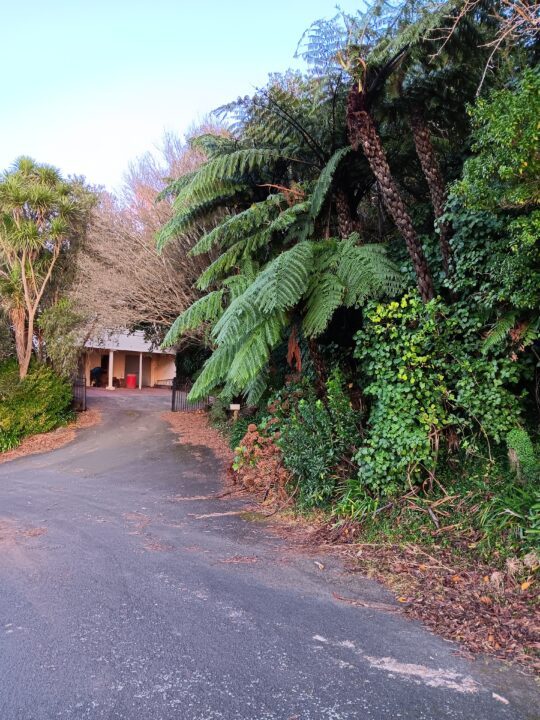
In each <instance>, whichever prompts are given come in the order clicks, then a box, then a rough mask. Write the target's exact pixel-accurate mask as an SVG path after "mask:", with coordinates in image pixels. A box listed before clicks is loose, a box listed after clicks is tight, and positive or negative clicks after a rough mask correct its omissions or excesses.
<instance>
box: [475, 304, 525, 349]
mask: <svg viewBox="0 0 540 720" xmlns="http://www.w3.org/2000/svg"><path fill="white" fill-rule="evenodd" d="M516 319H517V311H512V312H509V313H507V314H506V315H503V316H502V317H500V318H499V319H498V320H497V322H496V323H495V325H494V326H493V327H492V328H491V330H490V332H489V333H488V336H487V337H486V339H485V340H484V342H483V345H482V352H483V353H487V352H488V351H489V350H491V348H493V347H494V346H495V345H500V344H501V343H502V342H504V341H505V340H507V338H508V333H509V332H510V330H511V329H512V328H513V327H514V325H515V324H516Z"/></svg>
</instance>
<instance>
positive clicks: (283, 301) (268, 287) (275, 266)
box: [246, 242, 313, 313]
mask: <svg viewBox="0 0 540 720" xmlns="http://www.w3.org/2000/svg"><path fill="white" fill-rule="evenodd" d="M312 265H313V246H312V243H310V242H301V243H298V244H297V245H295V246H294V247H292V248H291V249H290V250H284V251H283V252H282V253H280V254H279V255H278V256H277V257H276V258H275V259H274V260H272V262H270V263H269V264H268V265H267V266H266V267H265V268H264V269H263V270H262V272H260V273H259V275H258V276H257V279H256V280H255V282H254V283H253V285H252V286H251V287H250V288H249V289H248V291H247V293H246V294H247V295H249V299H250V300H251V301H252V302H254V303H256V304H257V306H258V307H259V308H260V309H261V311H262V312H265V313H271V312H273V311H274V310H286V309H288V308H291V307H293V306H294V305H296V303H297V302H298V301H299V300H300V298H301V297H302V295H303V293H304V292H305V290H306V287H307V284H308V279H309V273H310V271H311V268H312Z"/></svg>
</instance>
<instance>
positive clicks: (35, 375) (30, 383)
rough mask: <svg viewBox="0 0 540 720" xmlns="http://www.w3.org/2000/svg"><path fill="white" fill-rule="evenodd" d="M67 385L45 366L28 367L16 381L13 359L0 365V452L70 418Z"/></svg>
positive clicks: (68, 389) (15, 368) (70, 397)
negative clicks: (27, 371)
mask: <svg viewBox="0 0 540 720" xmlns="http://www.w3.org/2000/svg"><path fill="white" fill-rule="evenodd" d="M71 393H72V391H71V385H70V383H69V382H68V381H67V380H65V379H63V378H61V377H60V376H59V375H57V374H56V373H55V372H54V371H53V370H52V369H51V368H48V367H46V366H45V365H38V364H36V365H32V366H30V371H29V373H28V374H27V375H26V377H25V378H24V379H22V380H20V379H19V372H18V365H17V362H16V361H15V360H12V361H5V362H4V363H2V364H0V452H4V451H5V450H10V449H11V448H13V447H16V446H17V445H18V444H19V443H20V441H21V440H22V439H23V438H25V437H27V436H29V435H35V434H38V433H44V432H48V431H49V430H53V429H54V428H56V427H58V426H60V425H63V424H64V423H66V422H67V421H68V420H69V419H70V417H71V415H72V412H71V401H72V394H71Z"/></svg>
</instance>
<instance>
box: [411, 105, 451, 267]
mask: <svg viewBox="0 0 540 720" xmlns="http://www.w3.org/2000/svg"><path fill="white" fill-rule="evenodd" d="M410 120H411V128H412V132H413V138H414V145H415V147H416V154H417V155H418V159H419V160H420V165H421V166H422V171H423V173H424V175H425V177H426V180H427V184H428V187H429V193H430V195H431V202H432V203H433V210H434V213H435V219H437V220H438V219H439V218H441V217H442V216H443V214H444V206H445V203H446V187H445V183H444V179H443V176H442V173H441V168H440V166H439V162H438V160H437V155H436V154H435V149H434V147H433V143H432V142H431V134H430V132H429V128H428V126H427V124H426V121H425V120H424V117H423V115H422V113H421V112H420V109H419V108H413V110H412V111H411V113H410ZM450 233H451V228H450V224H449V223H440V225H439V246H440V248H441V255H442V260H443V266H444V271H445V273H446V274H447V275H448V273H449V272H450V261H451V258H452V250H451V248H450Z"/></svg>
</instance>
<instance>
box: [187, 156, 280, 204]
mask: <svg viewBox="0 0 540 720" xmlns="http://www.w3.org/2000/svg"><path fill="white" fill-rule="evenodd" d="M282 159H283V156H282V153H281V152H279V151H278V150H273V149H267V148H248V149H245V148H244V149H241V150H235V151H234V152H232V153H229V154H227V155H220V156H217V157H215V158H212V159H211V160H209V161H208V162H207V163H205V164H204V165H202V166H201V168H200V169H199V172H198V173H197V175H196V176H195V178H194V179H193V182H192V183H191V185H190V189H191V192H193V193H194V194H196V193H197V192H199V193H201V192H204V189H205V188H206V187H208V186H211V185H212V184H213V183H215V182H216V181H224V180H229V181H234V182H239V181H240V180H241V179H242V178H243V177H244V176H245V175H246V174H247V173H253V172H254V171H257V172H258V173H263V172H265V171H267V170H268V169H269V168H271V167H272V166H273V165H275V163H276V162H278V161H279V160H282ZM288 160H289V161H290V160H291V158H288Z"/></svg>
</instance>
